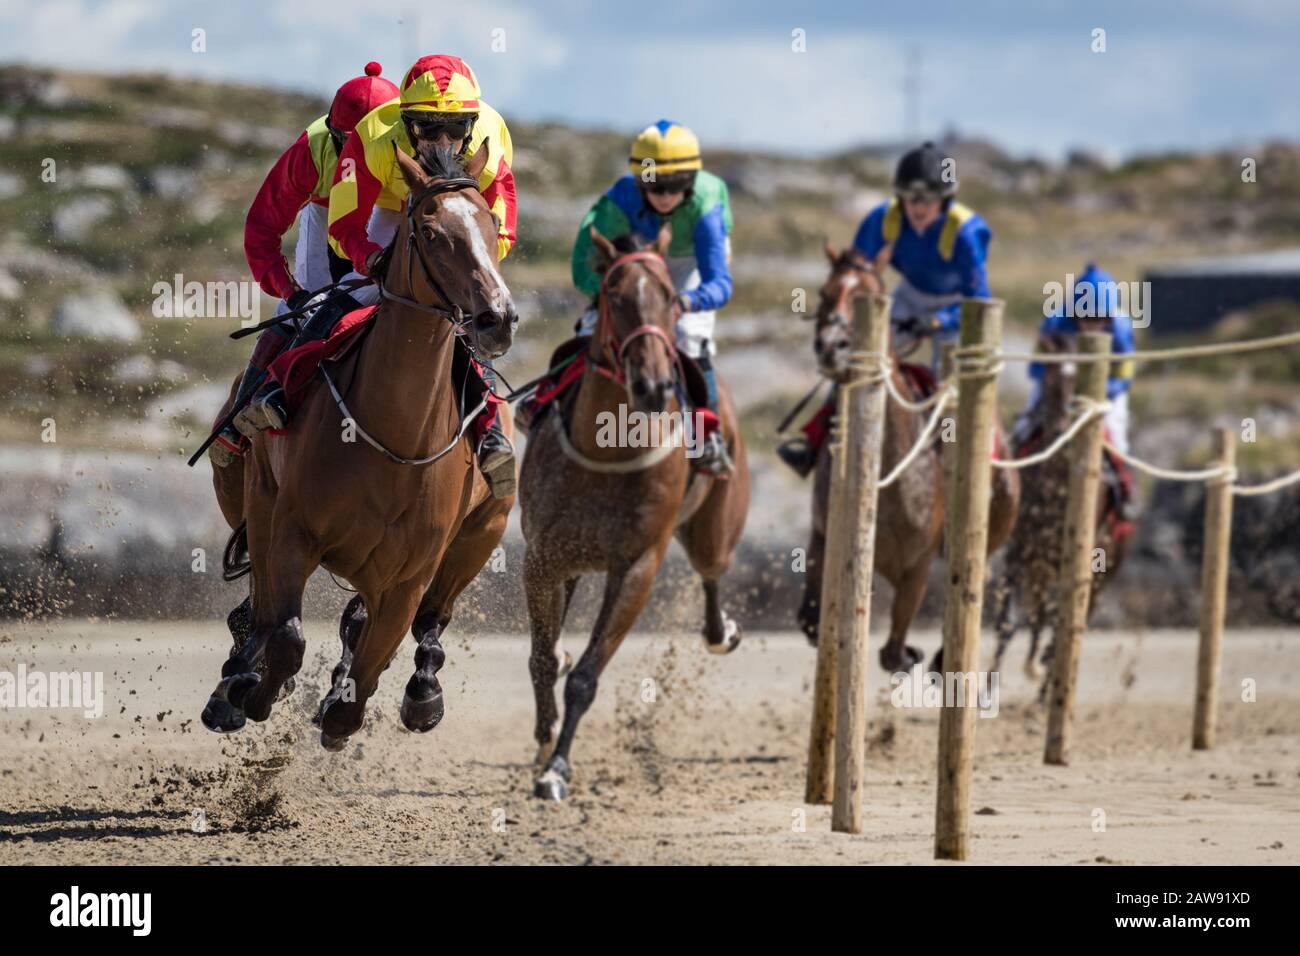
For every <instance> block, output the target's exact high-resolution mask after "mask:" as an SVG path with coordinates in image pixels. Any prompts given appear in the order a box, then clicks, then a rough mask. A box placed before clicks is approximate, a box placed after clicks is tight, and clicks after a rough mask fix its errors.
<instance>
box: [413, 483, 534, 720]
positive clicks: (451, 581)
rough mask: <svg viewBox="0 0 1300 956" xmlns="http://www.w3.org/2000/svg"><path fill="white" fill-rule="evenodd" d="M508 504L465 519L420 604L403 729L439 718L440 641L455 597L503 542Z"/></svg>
mask: <svg viewBox="0 0 1300 956" xmlns="http://www.w3.org/2000/svg"><path fill="white" fill-rule="evenodd" d="M502 504H504V505H505V507H502ZM510 504H511V502H510V501H509V500H505V501H504V502H503V501H501V500H498V499H496V498H489V499H488V500H487V502H486V503H484V504H482V505H480V506H479V507H478V508H477V509H476V510H475V511H473V512H471V513H470V514H469V515H467V516H466V518H465V521H464V522H463V523H462V524H461V528H460V531H459V532H458V533H457V535H456V537H455V539H454V540H453V541H452V542H451V544H450V545H449V546H448V547H447V552H446V554H444V555H443V558H442V562H441V563H440V564H439V565H438V570H437V573H435V574H434V576H433V581H431V582H430V584H429V587H428V589H427V590H426V591H425V592H424V597H423V598H422V599H421V600H420V607H419V609H418V610H417V611H416V612H415V621H414V622H413V623H412V625H411V631H412V633H413V634H414V635H415V641H416V647H415V673H413V674H412V675H411V678H410V680H408V681H407V682H406V692H405V694H403V696H402V709H401V717H402V724H403V725H404V726H405V727H406V729H407V730H411V731H414V732H416V733H421V734H422V733H425V732H426V731H429V730H432V729H433V728H434V727H436V726H438V722H439V721H441V720H442V716H443V699H442V686H441V685H440V684H439V683H438V671H439V670H441V669H442V665H443V664H444V663H445V662H446V660H447V654H446V652H445V651H444V650H443V648H442V643H441V640H440V639H441V637H442V634H443V632H444V631H445V630H446V629H447V625H448V624H449V623H450V622H451V615H452V611H453V610H454V609H455V606H456V598H457V597H458V596H459V595H460V592H461V591H463V590H465V588H466V587H468V586H469V583H470V582H471V581H473V580H474V578H475V577H477V576H478V573H479V571H481V570H482V569H483V566H484V565H485V564H487V562H488V559H489V558H491V557H492V552H493V551H494V550H495V549H496V547H497V545H498V544H500V543H501V538H502V536H503V535H504V534H505V531H506V522H507V520H508V519H509V517H510Z"/></svg>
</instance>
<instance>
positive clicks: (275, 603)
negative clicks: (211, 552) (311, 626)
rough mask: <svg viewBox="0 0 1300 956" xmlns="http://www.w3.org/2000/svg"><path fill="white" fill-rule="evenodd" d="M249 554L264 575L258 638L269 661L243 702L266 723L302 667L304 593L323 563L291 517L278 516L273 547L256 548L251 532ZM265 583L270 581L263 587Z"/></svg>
mask: <svg viewBox="0 0 1300 956" xmlns="http://www.w3.org/2000/svg"><path fill="white" fill-rule="evenodd" d="M249 532H250V535H249V555H250V556H254V555H255V557H254V560H255V562H257V565H258V566H260V567H258V568H257V570H258V571H260V574H258V576H257V582H258V584H257V589H256V591H255V592H254V602H253V619H254V639H253V640H250V641H249V644H253V643H254V642H255V641H256V640H257V634H258V632H261V634H262V635H264V637H263V639H262V640H261V648H260V653H261V654H262V655H263V658H264V661H265V671H264V673H263V675H262V679H261V680H260V681H259V682H258V683H257V684H256V685H255V686H254V687H253V688H251V689H250V690H249V691H248V693H247V695H246V696H245V698H244V703H243V709H244V713H245V714H246V715H247V716H248V717H250V718H252V719H253V720H257V721H262V720H266V718H267V717H269V716H270V715H271V705H272V704H274V703H275V701H276V700H277V699H278V697H279V695H280V691H281V690H282V689H283V688H284V686H285V684H286V683H287V682H288V681H289V680H290V679H291V678H292V677H293V675H295V674H297V673H298V671H299V670H301V669H302V658H303V654H304V652H305V651H306V650H307V641H306V639H305V638H304V637H303V633H302V592H303V589H304V588H305V587H306V586H307V579H308V578H309V577H311V574H312V572H313V571H315V570H316V567H317V565H318V564H319V563H320V555H319V552H318V551H317V550H316V546H315V544H314V542H313V541H312V539H311V537H310V536H309V535H307V534H306V533H305V532H304V531H303V530H302V528H301V527H300V526H299V525H298V523H297V521H296V520H295V519H294V518H293V517H292V516H287V517H277V518H276V520H275V522H274V524H273V525H272V527H271V535H270V543H269V545H268V546H267V547H265V548H263V547H261V546H260V545H255V544H254V539H253V534H252V532H253V528H252V526H251V525H250V528H249ZM262 582H265V584H263V583H262Z"/></svg>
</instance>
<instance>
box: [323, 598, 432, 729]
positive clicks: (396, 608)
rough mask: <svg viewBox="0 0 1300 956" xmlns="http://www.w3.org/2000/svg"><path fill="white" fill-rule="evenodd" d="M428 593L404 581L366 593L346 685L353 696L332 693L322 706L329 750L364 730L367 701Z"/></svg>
mask: <svg viewBox="0 0 1300 956" xmlns="http://www.w3.org/2000/svg"><path fill="white" fill-rule="evenodd" d="M425 590H426V588H425V587H423V586H421V585H420V584H418V583H414V582H403V583H402V584H399V585H397V586H395V587H393V588H390V589H389V590H388V591H386V592H384V593H382V594H370V593H367V592H364V591H363V592H362V593H363V594H364V596H365V604H366V621H365V624H364V625H363V626H362V629H361V637H360V638H359V639H358V640H357V647H356V651H355V652H354V653H353V657H352V665H351V669H350V672H349V676H348V680H347V682H346V686H347V688H348V689H349V690H351V691H352V693H351V694H350V695H349V694H342V695H338V696H336V695H334V694H333V693H331V694H330V696H329V697H327V698H326V699H325V701H324V702H323V703H322V705H321V721H320V742H321V746H322V747H324V748H325V749H326V750H340V749H342V747H343V745H344V744H345V743H346V742H347V739H348V738H349V737H350V736H352V735H353V734H354V733H356V732H357V731H358V730H359V729H360V728H361V724H362V722H363V721H364V720H365V715H366V702H367V701H368V700H369V699H370V698H371V696H373V695H374V693H375V690H376V688H377V687H378V686H379V675H380V674H382V673H383V672H384V670H385V669H386V668H387V667H388V665H389V663H391V662H392V659H393V655H394V654H395V653H396V652H397V649H398V647H400V646H401V643H402V637H403V636H404V635H405V634H406V632H407V630H409V629H410V627H411V620H412V619H413V618H414V617H415V611H416V608H418V607H419V605H420V600H421V598H422V597H423V595H424V592H425ZM349 697H351V699H349Z"/></svg>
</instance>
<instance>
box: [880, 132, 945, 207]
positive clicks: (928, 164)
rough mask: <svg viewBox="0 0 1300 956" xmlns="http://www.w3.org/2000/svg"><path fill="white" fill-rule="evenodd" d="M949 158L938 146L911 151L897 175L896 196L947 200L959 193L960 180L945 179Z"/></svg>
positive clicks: (924, 144) (923, 146)
mask: <svg viewBox="0 0 1300 956" xmlns="http://www.w3.org/2000/svg"><path fill="white" fill-rule="evenodd" d="M947 158H948V157H946V156H944V154H943V153H942V152H940V151H939V148H938V147H937V146H935V145H934V143H922V144H921V145H920V146H918V147H917V148H916V149H912V150H908V151H907V152H906V153H904V154H903V158H902V159H900V160H899V161H898V169H897V170H896V171H895V172H894V192H896V193H898V194H899V195H900V196H923V197H926V198H930V199H947V198H948V197H949V196H951V195H952V194H953V193H955V192H956V191H957V179H956V177H955V176H954V177H952V178H951V179H948V178H946V177H945V176H944V163H945V161H947Z"/></svg>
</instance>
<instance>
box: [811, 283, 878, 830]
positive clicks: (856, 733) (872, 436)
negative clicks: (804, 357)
mask: <svg viewBox="0 0 1300 956" xmlns="http://www.w3.org/2000/svg"><path fill="white" fill-rule="evenodd" d="M889 307H890V299H889V296H886V295H873V296H867V297H863V298H860V299H858V300H857V303H856V308H855V310H854V314H853V351H854V352H867V353H874V354H876V355H881V356H884V355H887V354H888V350H889ZM864 361H865V363H866V365H867V371H865V372H858V373H857V374H856V378H857V379H858V380H862V379H865V378H869V377H870V371H871V369H873V368H876V367H879V368H880V370H881V371H882V372H884V374H886V375H887V374H889V369H888V368H887V367H886V366H884V365H883V364H879V360H876V361H874V362H873V361H872V360H871V359H866V360H864ZM887 400H888V396H887V395H886V393H885V384H884V381H883V378H882V379H881V380H880V381H877V382H875V383H868V382H861V384H858V385H855V386H854V387H853V388H852V389H851V390H850V391H849V395H848V420H847V422H846V423H845V424H846V431H845V433H844V452H845V456H844V473H845V486H844V508H843V510H842V511H841V513H840V518H839V519H838V520H837V523H836V524H835V525H832V526H831V527H832V528H833V529H834V533H836V534H840V535H842V536H843V537H844V543H843V545H842V546H841V547H840V549H839V550H838V551H837V552H836V557H837V559H838V564H837V565H827V567H826V573H827V574H834V575H837V576H838V577H839V590H838V595H837V599H836V603H837V607H836V617H837V622H836V626H835V637H836V649H835V655H836V672H837V673H836V687H835V771H834V775H835V779H834V803H833V804H832V806H831V829H832V830H836V831H838V832H841V833H861V832H862V790H863V787H864V785H865V774H866V762H867V631H868V628H869V626H870V624H871V577H872V573H873V570H874V565H875V553H876V491H877V489H876V484H877V482H879V480H880V447H881V443H882V441H883V439H884V434H885V402H886V401H887ZM833 520H834V519H833Z"/></svg>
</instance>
